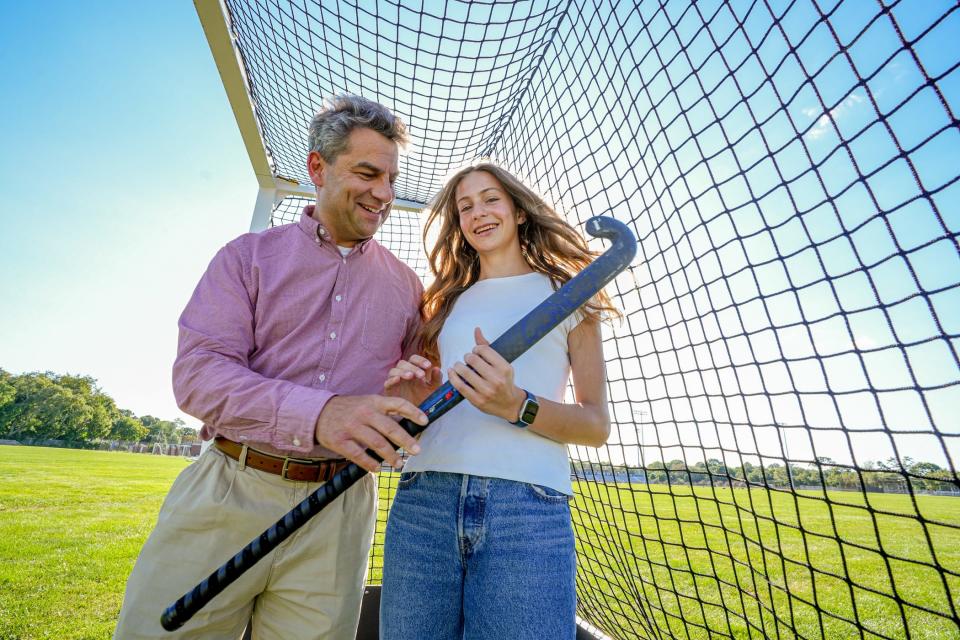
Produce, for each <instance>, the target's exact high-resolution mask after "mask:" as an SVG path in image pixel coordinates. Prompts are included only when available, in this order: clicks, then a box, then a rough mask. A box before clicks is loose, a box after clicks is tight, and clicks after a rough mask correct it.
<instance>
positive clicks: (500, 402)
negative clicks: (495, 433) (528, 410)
mask: <svg viewBox="0 0 960 640" xmlns="http://www.w3.org/2000/svg"><path fill="white" fill-rule="evenodd" d="M473 337H474V340H475V341H476V343H477V346H475V347H474V348H473V351H471V352H470V353H468V354H466V355H465V356H463V362H457V363H456V364H454V365H453V367H451V368H450V369H448V370H447V377H448V379H449V380H450V384H452V385H453V386H454V388H455V389H456V390H457V391H459V392H460V393H461V394H463V397H464V398H466V399H467V400H469V401H470V403H471V404H473V406H475V407H476V408H477V409H480V410H481V411H483V412H484V413H489V414H490V415H492V416H497V417H499V418H503V419H504V420H506V421H507V422H516V421H517V418H518V417H519V415H520V407H521V406H522V405H523V401H524V400H525V399H526V397H527V394H526V393H525V392H524V391H523V389H521V388H520V387H518V386H517V385H515V384H514V383H513V367H512V366H511V365H510V363H509V362H507V361H506V360H504V359H503V356H501V355H500V354H499V353H497V352H496V351H494V350H493V348H492V347H491V346H490V343H489V342H488V341H487V339H486V338H485V337H484V336H483V332H482V331H480V328H479V327H477V328H475V329H474V330H473Z"/></svg>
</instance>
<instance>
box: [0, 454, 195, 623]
mask: <svg viewBox="0 0 960 640" xmlns="http://www.w3.org/2000/svg"><path fill="white" fill-rule="evenodd" d="M186 465H187V461H186V460H185V459H183V458H176V457H161V456H149V455H142V454H132V453H109V452H102V451H76V450H71V449H49V448H40V447H9V446H0V638H3V639H4V640H14V639H21V638H23V639H25V638H31V639H32V638H109V637H110V636H111V635H112V633H113V628H114V622H115V619H116V616H117V612H118V611H119V610H120V602H121V600H122V599H123V588H124V584H125V582H126V579H127V574H129V573H130V569H131V568H132V567H133V562H134V560H135V559H136V556H137V553H138V552H139V550H140V546H141V545H142V544H143V541H144V540H145V539H146V537H147V534H148V533H149V532H150V529H151V528H152V527H153V524H154V522H155V521H156V517H157V512H158V511H159V510H160V503H161V502H162V501H163V497H164V495H165V494H166V492H167V489H169V487H170V484H171V483H172V482H173V479H174V478H175V477H176V475H177V474H178V473H179V472H180V470H181V469H183V468H184V467H185V466H186Z"/></svg>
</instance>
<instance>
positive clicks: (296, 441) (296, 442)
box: [293, 438, 300, 447]
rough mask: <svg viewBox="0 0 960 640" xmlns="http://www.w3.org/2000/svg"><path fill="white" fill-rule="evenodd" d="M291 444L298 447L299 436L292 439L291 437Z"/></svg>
mask: <svg viewBox="0 0 960 640" xmlns="http://www.w3.org/2000/svg"><path fill="white" fill-rule="evenodd" d="M293 446H295V447H299V446H300V438H294V439H293Z"/></svg>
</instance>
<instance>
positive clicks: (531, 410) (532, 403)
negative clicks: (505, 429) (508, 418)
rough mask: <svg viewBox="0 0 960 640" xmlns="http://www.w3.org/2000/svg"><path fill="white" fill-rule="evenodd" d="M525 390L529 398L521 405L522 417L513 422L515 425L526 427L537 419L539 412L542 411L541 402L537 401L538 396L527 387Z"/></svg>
mask: <svg viewBox="0 0 960 640" xmlns="http://www.w3.org/2000/svg"><path fill="white" fill-rule="evenodd" d="M523 392H524V393H526V394H527V399H526V400H524V401H523V404H522V405H520V418H519V419H518V420H517V421H516V422H514V423H513V426H515V427H519V428H521V429H526V428H527V427H529V426H530V425H531V424H533V421H534V420H535V419H536V417H537V412H538V411H540V403H539V402H537V397H536V396H535V395H533V394H532V393H530V392H529V391H527V390H526V389H524V390H523Z"/></svg>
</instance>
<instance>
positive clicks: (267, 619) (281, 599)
mask: <svg viewBox="0 0 960 640" xmlns="http://www.w3.org/2000/svg"><path fill="white" fill-rule="evenodd" d="M319 486H320V485H319V484H317V483H306V482H290V481H287V480H283V479H282V478H280V476H276V475H272V474H268V473H264V472H261V471H257V470H255V469H251V468H249V467H247V468H243V469H241V468H240V463H239V462H237V461H235V460H232V459H230V458H228V457H227V456H225V455H224V454H223V453H221V452H220V451H219V450H217V449H216V448H210V449H209V450H207V451H206V452H204V454H203V455H202V456H201V457H200V459H199V460H198V461H197V462H195V463H194V464H191V465H190V466H189V467H187V468H186V469H184V470H183V472H182V473H181V474H180V475H179V476H178V477H177V479H176V481H175V482H174V483H173V487H172V488H171V489H170V493H169V494H168V495H167V499H166V501H165V502H164V504H163V507H162V508H161V509H160V516H159V518H158V520H157V526H156V528H155V529H154V530H153V533H151V534H150V537H149V538H148V539H147V542H146V543H145V544H144V545H143V549H142V550H141V552H140V557H139V558H137V562H136V565H134V567H133V572H132V573H131V574H130V578H129V580H128V581H127V590H126V594H125V595H124V599H123V607H122V609H121V611H120V618H119V620H118V621H117V629H116V632H115V634H114V638H118V639H122V640H126V639H127V638H167V639H177V638H205V639H206V638H223V639H224V640H237V639H238V638H239V637H240V635H241V634H242V633H243V630H244V627H246V625H247V623H248V622H250V624H251V626H252V631H253V637H254V638H284V639H286V638H289V639H292V640H300V639H302V638H329V639H331V640H341V639H342V640H353V639H354V638H356V633H357V624H358V621H359V618H360V602H361V599H362V597H363V580H364V577H365V574H366V570H367V554H368V553H369V550H370V544H371V542H372V540H373V530H374V522H375V518H376V507H377V491H376V481H375V480H374V478H373V476H370V475H367V476H364V477H363V478H362V479H361V480H360V481H358V482H357V483H356V484H355V485H354V486H353V487H351V488H350V489H349V490H348V491H347V492H346V493H345V494H344V495H342V496H340V497H338V498H337V499H336V500H335V501H334V502H333V503H331V504H330V505H329V506H327V508H326V509H324V510H323V511H322V512H320V513H319V514H318V515H316V516H314V517H313V518H312V519H311V520H310V521H309V522H308V523H307V524H305V525H304V526H303V527H301V528H300V529H299V530H298V531H297V532H296V533H295V534H293V535H292V536H291V537H290V538H287V540H286V541H285V542H284V543H283V544H281V545H280V546H279V547H278V548H277V549H274V550H273V551H272V552H271V553H270V554H269V555H267V556H266V557H265V558H263V559H262V560H260V562H258V563H257V564H256V565H254V566H253V567H252V568H251V569H249V570H248V571H247V572H246V573H244V574H243V575H242V576H241V577H240V578H238V579H237V580H236V582H234V583H233V584H231V585H230V586H228V587H227V588H226V589H225V590H224V591H223V592H221V593H220V594H219V595H218V596H216V597H215V598H214V599H213V600H211V601H210V603H209V604H207V606H206V607H204V608H203V609H202V610H200V612H198V613H197V614H196V615H195V616H194V617H193V618H192V619H191V620H190V621H189V622H188V623H187V624H185V625H184V626H183V627H181V628H180V629H179V630H178V631H176V632H174V633H168V632H167V631H164V629H163V627H161V626H160V614H161V613H162V612H163V610H164V609H165V608H166V607H167V606H168V605H169V604H171V603H173V602H174V601H175V600H176V599H177V598H179V597H180V596H182V595H183V594H184V593H185V592H187V591H188V590H190V589H192V588H193V587H194V585H196V584H197V583H198V582H200V581H201V580H202V579H203V578H206V577H207V576H208V575H209V574H210V573H211V572H213V571H214V570H215V569H216V568H217V567H219V566H220V565H221V564H223V563H224V562H226V561H227V560H228V559H229V558H230V557H232V556H233V555H234V554H235V553H237V552H238V551H239V550H240V549H242V548H243V547H244V546H246V544H247V543H249V542H250V541H251V540H253V539H254V538H255V537H256V536H258V535H260V534H261V533H262V532H263V531H264V530H265V529H267V528H268V527H269V526H270V525H272V524H273V523H274V522H276V521H277V520H278V519H279V518H280V517H282V516H283V515H284V514H285V513H286V512H287V511H289V510H290V509H292V508H293V507H294V506H296V505H297V504H299V503H300V502H301V501H302V500H303V499H304V498H306V497H307V496H308V495H309V494H310V493H312V492H313V491H314V490H316V488H317V487H319Z"/></svg>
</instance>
